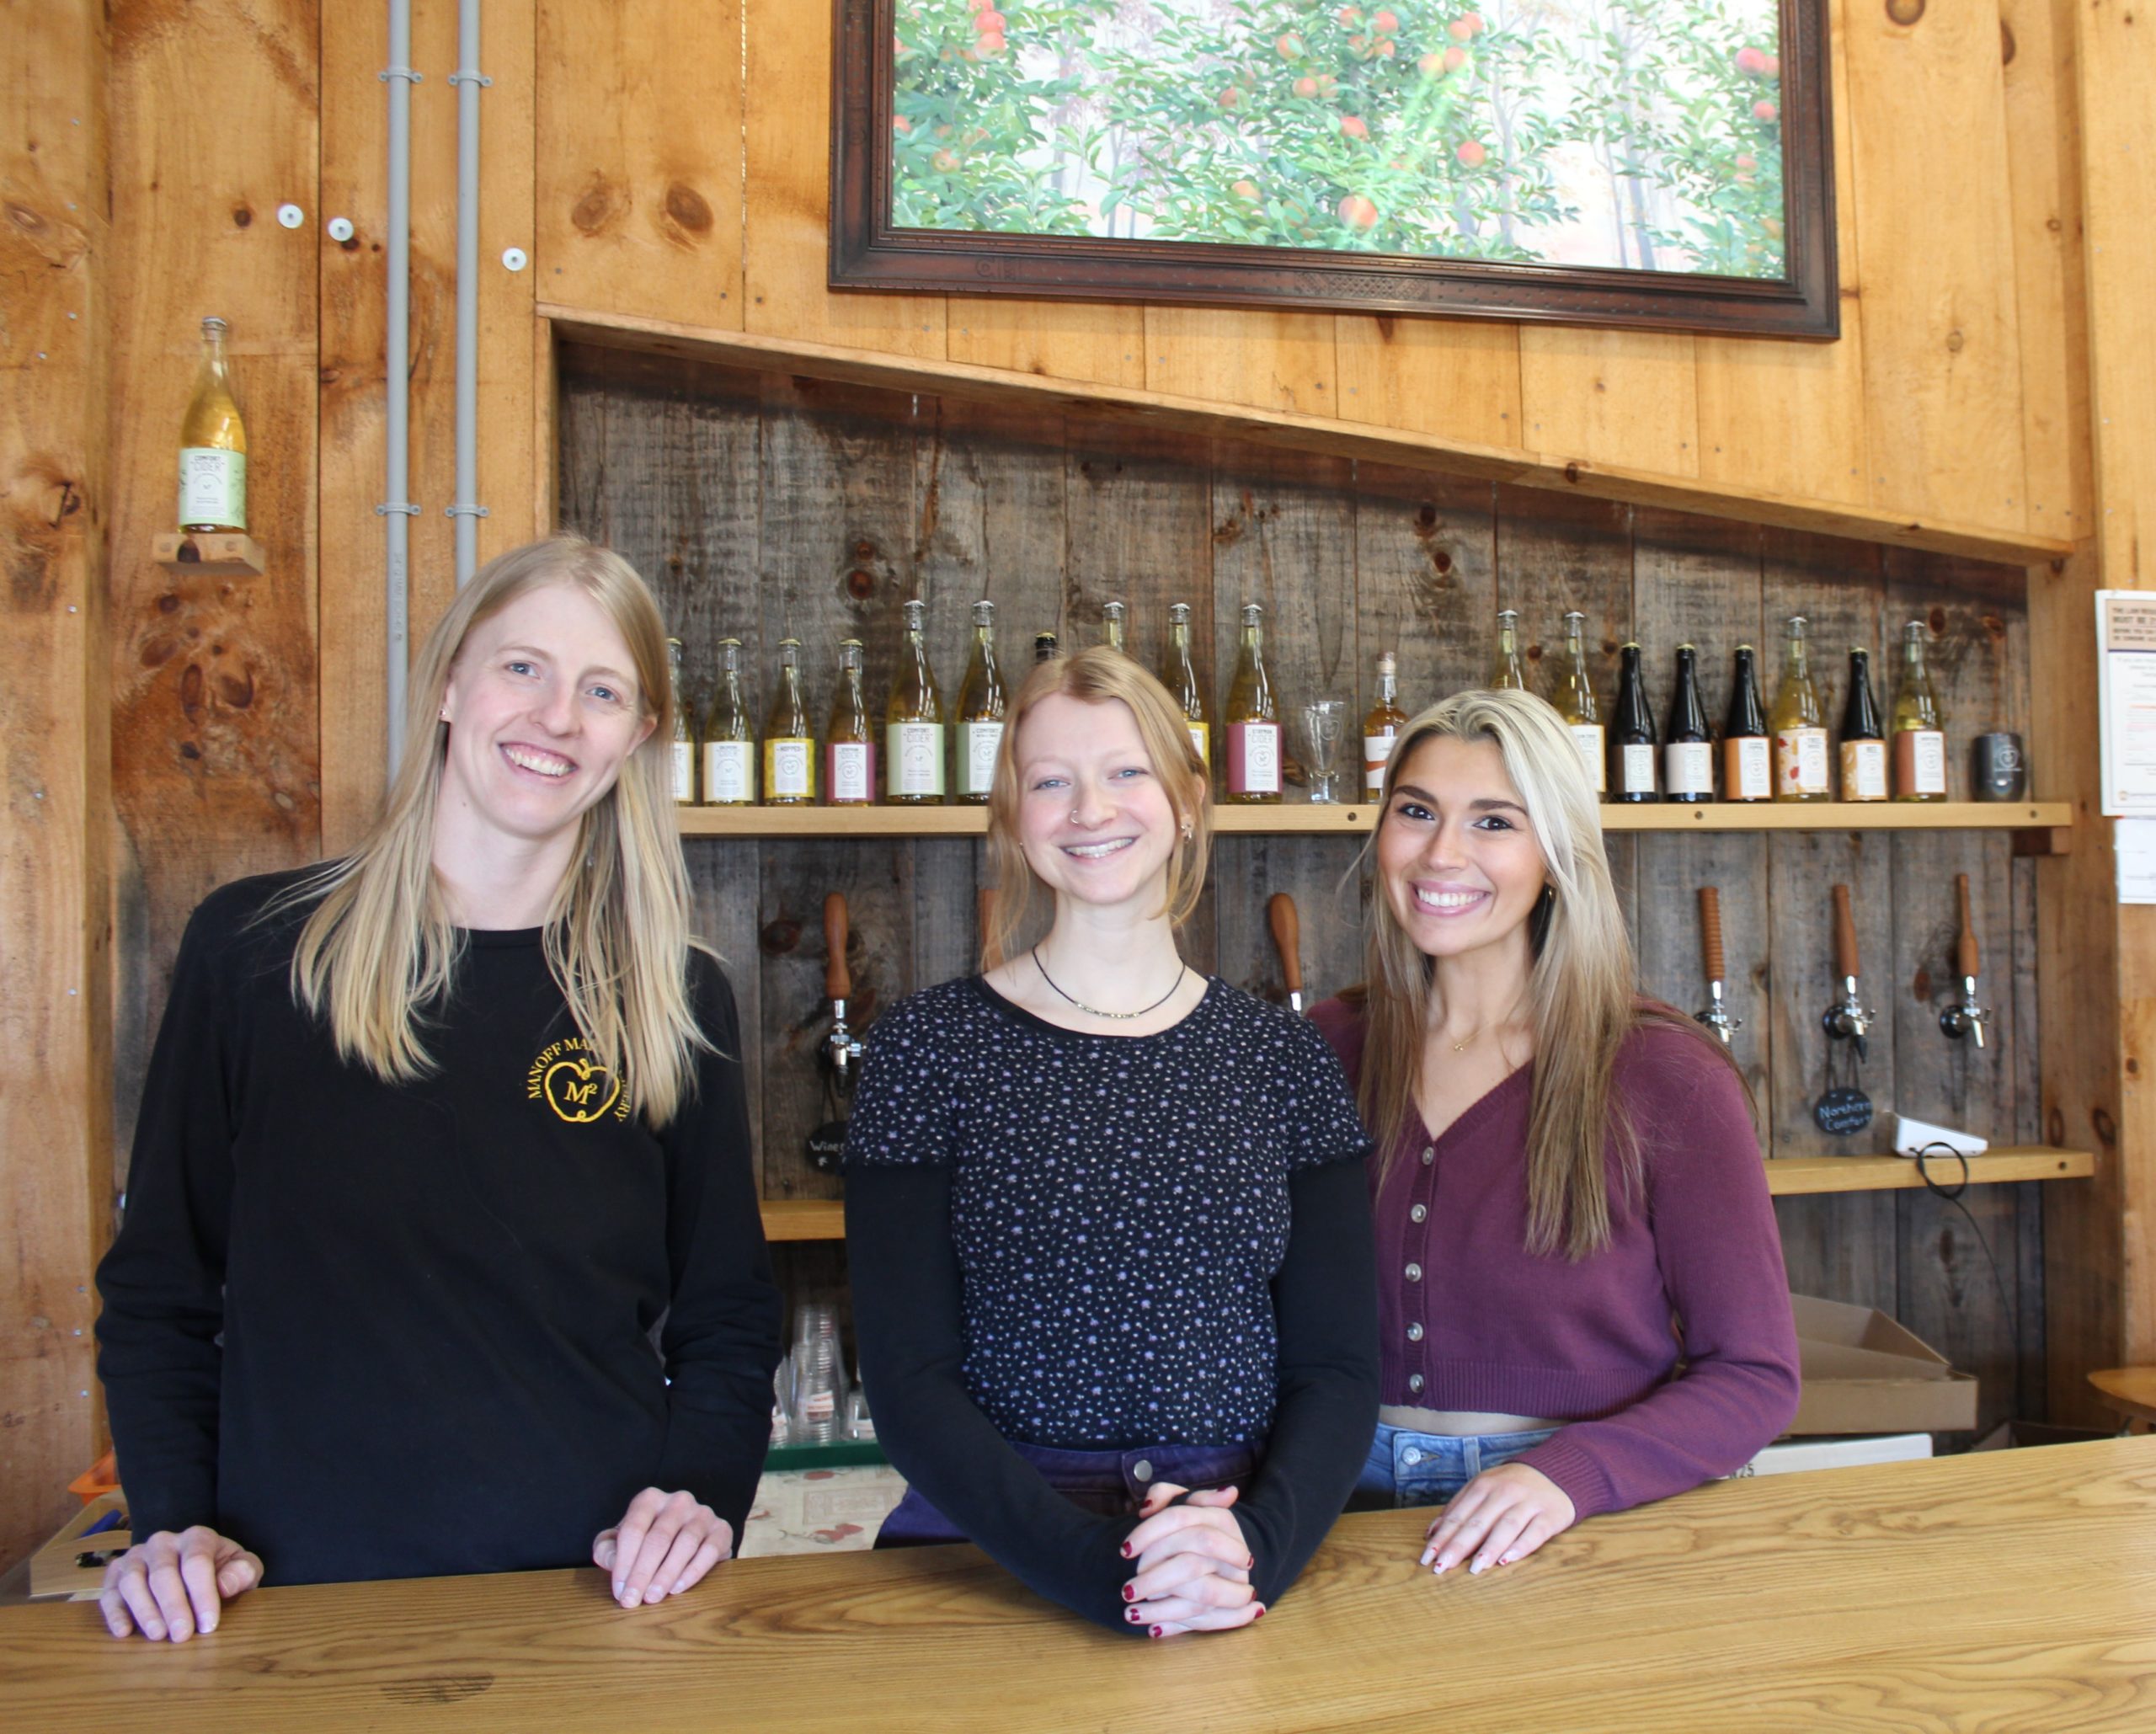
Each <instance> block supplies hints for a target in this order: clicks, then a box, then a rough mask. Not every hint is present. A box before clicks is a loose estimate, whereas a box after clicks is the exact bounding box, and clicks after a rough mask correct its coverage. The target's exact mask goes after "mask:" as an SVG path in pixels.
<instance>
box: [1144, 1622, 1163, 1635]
mask: <svg viewBox="0 0 2156 1734" xmlns="http://www.w3.org/2000/svg"><path fill="white" fill-rule="evenodd" d="M1146 1635H1147V1636H1148V1637H1153V1638H1157V1637H1159V1636H1160V1635H1161V1628H1160V1627H1159V1626H1157V1625H1156V1626H1155V1627H1154V1628H1153V1629H1152V1630H1150V1632H1148V1633H1147V1634H1146Z"/></svg>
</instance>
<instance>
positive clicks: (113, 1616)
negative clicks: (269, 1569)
mask: <svg viewBox="0 0 2156 1734" xmlns="http://www.w3.org/2000/svg"><path fill="white" fill-rule="evenodd" d="M733 1552H734V1528H733V1525H731V1524H730V1523H728V1522H727V1521H726V1520H725V1518H722V1517H720V1516H718V1513H715V1512H713V1511H712V1508H711V1507H709V1506H707V1505H704V1504H702V1503H700V1502H698V1501H697V1499H696V1496H695V1495H694V1494H692V1493H664V1492H661V1491H659V1489H658V1488H656V1487H647V1488H645V1489H644V1490H643V1492H641V1493H639V1494H638V1495H637V1497H635V1498H633V1499H632V1500H631V1501H630V1502H629V1508H628V1509H627V1511H626V1512H624V1513H622V1521H621V1522H620V1523H616V1524H615V1525H614V1526H613V1527H612V1528H611V1529H602V1530H600V1532H599V1534H598V1535H597V1536H596V1537H595V1538H594V1539H593V1541H592V1544H591V1562H592V1564H594V1565H595V1566H598V1567H599V1569H600V1571H609V1572H611V1573H612V1574H613V1594H614V1599H615V1600H616V1601H617V1602H619V1603H621V1604H622V1606H623V1607H624V1608H637V1607H644V1606H648V1605H649V1604H651V1603H655V1602H663V1601H664V1600H665V1599H666V1598H668V1597H669V1596H678V1595H679V1594H680V1593H681V1592H682V1591H683V1590H685V1589H688V1588H690V1587H691V1586H693V1585H695V1584H696V1583H697V1582H701V1581H702V1578H703V1577H704V1574H705V1573H706V1572H707V1571H710V1570H711V1568H712V1566H716V1565H717V1564H718V1562H719V1561H721V1560H723V1559H728V1558H730V1557H731V1556H732V1555H733ZM259 1582H262V1561H261V1560H260V1559H259V1557H257V1556H256V1555H253V1554H251V1553H249V1552H248V1550H246V1549H245V1548H243V1547H242V1546H241V1545H239V1544H238V1543H237V1541H234V1540H232V1539H231V1538H230V1537H228V1536H225V1535H220V1534H218V1533H217V1532H216V1530H215V1529H211V1528H210V1527H209V1526H208V1525H207V1524H203V1523H197V1524H196V1525H195V1527H194V1528H192V1529H184V1530H180V1531H179V1532H177V1533H175V1532H174V1531H173V1530H170V1529H160V1530H159V1531H158V1532H157V1534H154V1535H151V1536H147V1537H146V1538H144V1539H142V1540H141V1541H138V1542H136V1544H135V1545H134V1546H132V1547H131V1548H129V1549H128V1550H127V1551H126V1552H125V1553H124V1554H122V1555H120V1557H119V1558H118V1559H115V1560H114V1561H110V1562H109V1564H108V1565H107V1566H105V1568H104V1587H103V1588H102V1589H101V1590H100V1591H99V1595H98V1609H99V1612H100V1613H102V1614H104V1623H105V1627H106V1629H107V1630H109V1631H110V1632H111V1633H112V1635H114V1636H115V1637H116V1638H124V1637H128V1636H131V1635H133V1634H134V1633H136V1632H137V1631H139V1632H141V1635H143V1636H144V1637H146V1638H149V1639H152V1640H153V1641H156V1640H163V1639H167V1638H168V1639H170V1640H171V1641H173V1643H175V1644H184V1643H185V1642H186V1641H188V1640H189V1638H191V1637H193V1636H194V1635H195V1633H196V1632H198V1631H200V1632H213V1631H215V1630H216V1629H217V1621H218V1619H219V1617H220V1615H221V1612H222V1609H223V1605H224V1603H227V1602H229V1601H231V1600H232V1598H234V1597H235V1596H240V1595H244V1594H245V1593H247V1592H248V1590H251V1589H253V1587H255V1585H256V1584H258V1583H259Z"/></svg>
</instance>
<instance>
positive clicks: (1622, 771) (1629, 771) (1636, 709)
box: [1609, 644, 1662, 803]
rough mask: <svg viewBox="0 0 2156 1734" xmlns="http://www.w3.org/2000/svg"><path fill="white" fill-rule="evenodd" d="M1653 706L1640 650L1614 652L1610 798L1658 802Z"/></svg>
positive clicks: (1633, 646) (1628, 647) (1630, 646)
mask: <svg viewBox="0 0 2156 1734" xmlns="http://www.w3.org/2000/svg"><path fill="white" fill-rule="evenodd" d="M1654 759H1655V733H1654V707H1653V706H1652V705H1651V704H1649V703H1648V702H1647V683H1646V680H1644V679H1642V678H1641V674H1640V647H1639V646H1638V645H1636V644H1627V645H1625V648H1623V649H1621V650H1620V651H1619V652H1618V653H1617V715H1616V717H1615V718H1614V725H1613V727H1612V728H1611V729H1610V733H1609V771H1610V777H1609V782H1610V798H1612V799H1613V800H1617V801H1624V802H1627V803H1630V802H1639V801H1658V800H1660V799H1661V798H1662V797H1661V796H1660V795H1659V794H1657V792H1656V791H1655V776H1654V771H1655V766H1654Z"/></svg>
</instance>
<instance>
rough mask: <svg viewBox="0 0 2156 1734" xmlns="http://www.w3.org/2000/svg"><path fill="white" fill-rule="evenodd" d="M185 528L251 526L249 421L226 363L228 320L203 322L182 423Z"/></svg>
mask: <svg viewBox="0 0 2156 1734" xmlns="http://www.w3.org/2000/svg"><path fill="white" fill-rule="evenodd" d="M179 527H180V528H181V529H182V530H209V531H232V532H235V533H237V532H240V531H245V530H246V528H247V424H246V422H245V421H243V419H241V417H240V413H239V400H238V399H237V397H234V396H233V395H232V376H231V374H230V373H229V372H228V371H227V370H226V366H225V322H224V321H223V320H221V319H216V318H211V319H205V320H204V321H203V322H202V361H201V365H200V366H199V367H197V368H196V369H195V395H194V396H193V397H189V399H188V402H187V413H186V415H185V417H184V418H183V419H182V420H181V422H180V424H179Z"/></svg>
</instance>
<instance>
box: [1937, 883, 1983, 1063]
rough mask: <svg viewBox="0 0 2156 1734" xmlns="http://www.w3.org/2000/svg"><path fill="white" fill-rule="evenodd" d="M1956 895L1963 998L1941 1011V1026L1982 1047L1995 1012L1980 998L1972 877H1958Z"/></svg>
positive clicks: (1956, 951)
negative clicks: (1971, 903) (1959, 913)
mask: <svg viewBox="0 0 2156 1734" xmlns="http://www.w3.org/2000/svg"><path fill="white" fill-rule="evenodd" d="M1954 898H1955V901H1956V903H1957V904H1959V905H1960V906H1961V932H1960V933H1959V934H1958V935H1957V936H1956V939H1955V942H1954V973H1955V974H1956V975H1959V976H1960V977H1961V998H1960V999H1959V1000H1956V1002H1955V1003H1954V1004H1953V1005H1951V1006H1948V1007H1946V1009H1945V1011H1941V1012H1940V1014H1939V1027H1940V1029H1942V1030H1943V1031H1945V1032H1946V1034H1948V1035H1949V1036H1951V1037H1952V1038H1954V1040H1956V1041H1957V1042H1958V1041H1960V1040H1961V1038H1962V1037H1964V1036H1967V1037H1970V1038H1972V1039H1974V1041H1975V1042H1976V1044H1977V1048H1979V1049H1981V1048H1983V1045H1984V1029H1985V1027H1986V1026H1987V1025H1988V1024H1989V1023H1990V1022H1991V1020H1992V1013H1991V1011H1990V1009H1989V1008H1988V1006H1983V1005H1981V1004H1979V1003H1978V1001H1977V924H1976V921H1975V920H1974V919H1973V918H1972V916H1971V915H1970V913H1969V876H1968V875H1967V873H1956V874H1955V876H1954Z"/></svg>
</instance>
